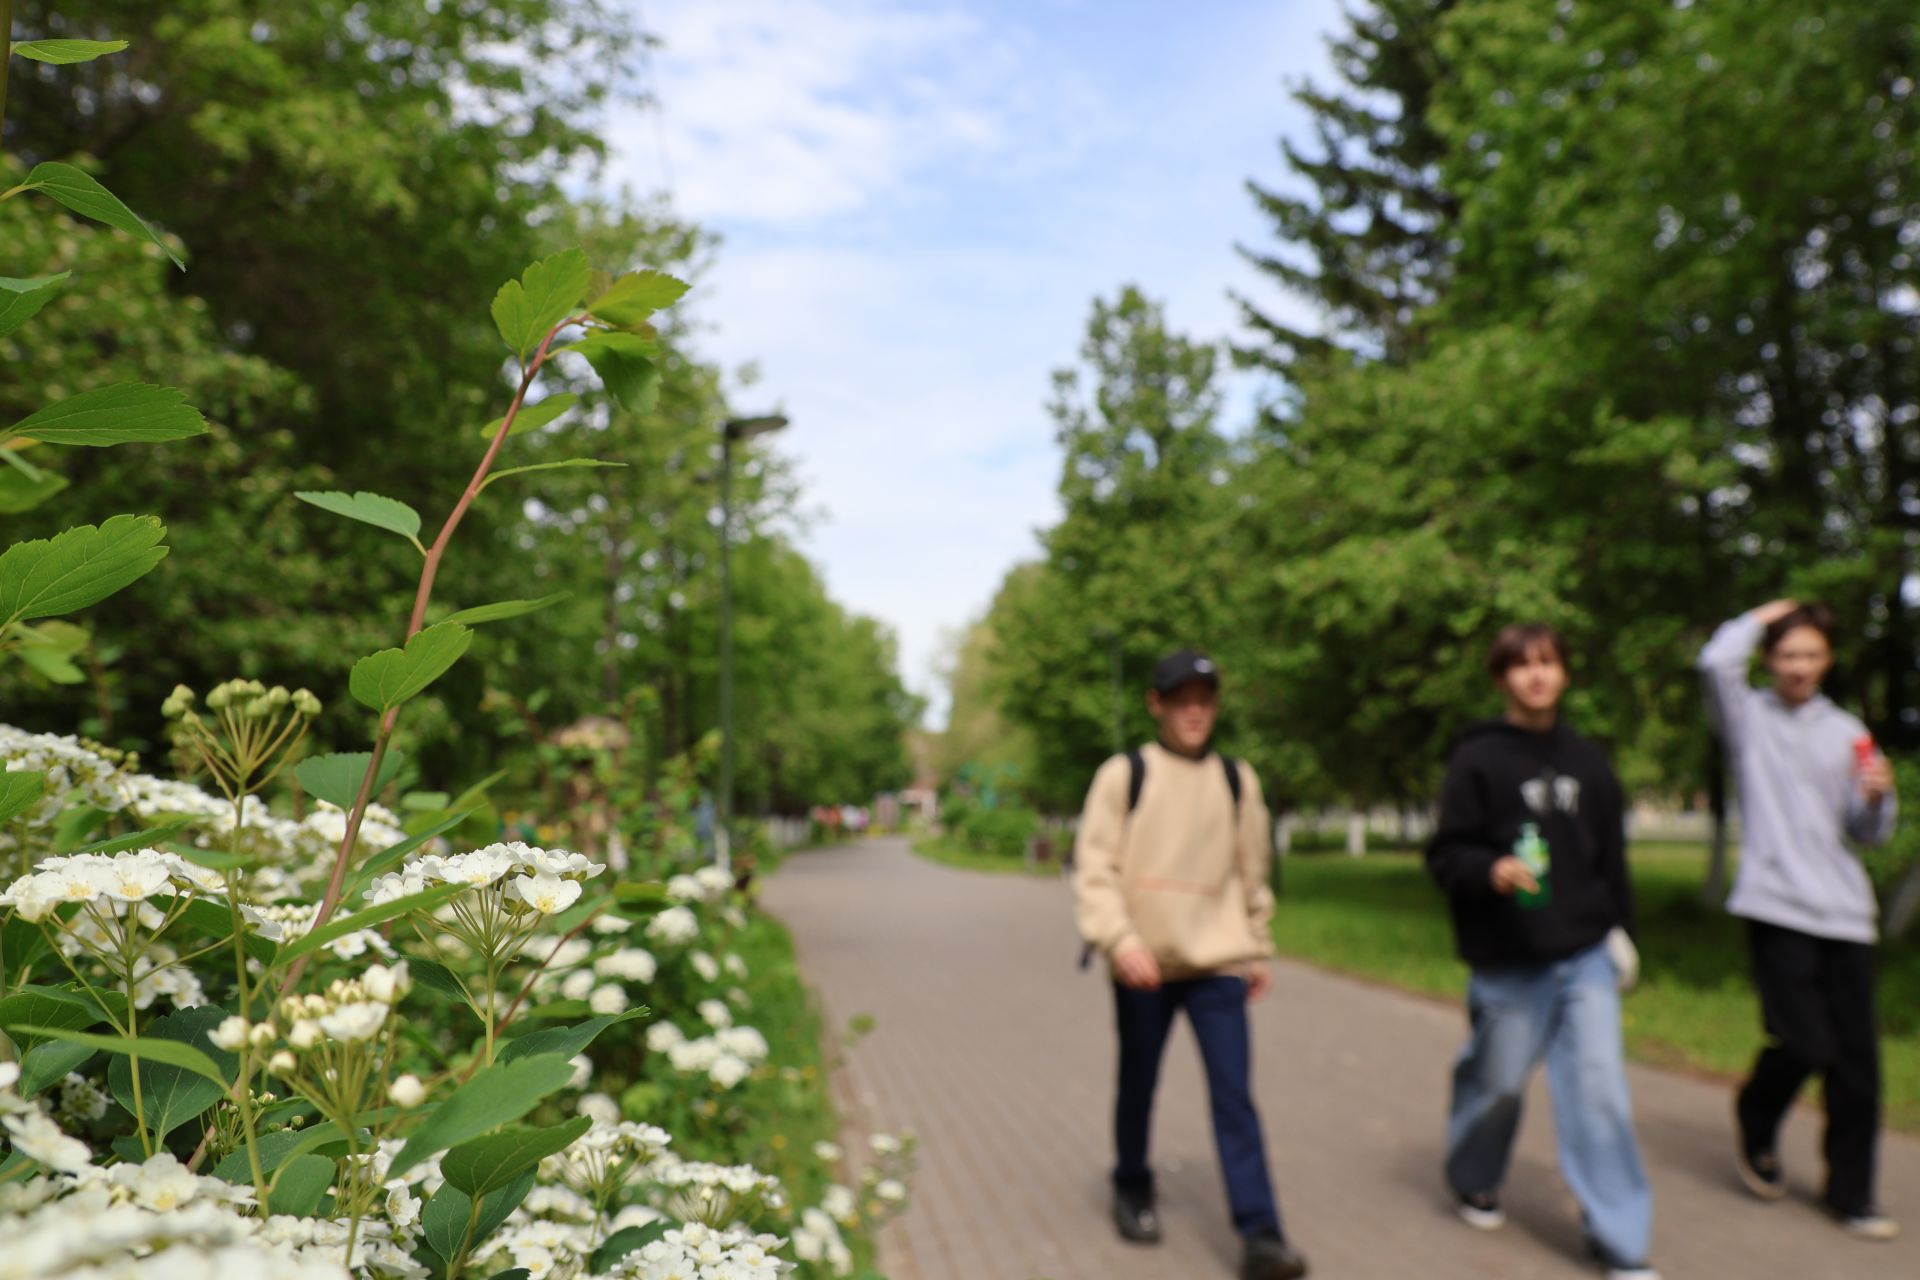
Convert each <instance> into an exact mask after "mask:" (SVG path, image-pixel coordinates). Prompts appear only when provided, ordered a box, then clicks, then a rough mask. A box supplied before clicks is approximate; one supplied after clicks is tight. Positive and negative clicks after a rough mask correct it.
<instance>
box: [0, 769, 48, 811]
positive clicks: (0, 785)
mask: <svg viewBox="0 0 1920 1280" xmlns="http://www.w3.org/2000/svg"><path fill="white" fill-rule="evenodd" d="M46 781H47V776H46V775H45V774H44V773H36V772H34V771H32V770H29V769H16V770H11V771H9V772H7V773H4V774H0V822H5V821H6V820H7V819H9V818H12V817H14V816H15V815H17V814H20V813H22V812H24V811H25V810H27V809H28V808H30V807H31V806H32V805H33V804H34V803H35V802H36V801H38V800H39V799H40V796H41V794H42V793H43V792H44V791H45V790H46Z"/></svg>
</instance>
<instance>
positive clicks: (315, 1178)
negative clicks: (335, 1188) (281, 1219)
mask: <svg viewBox="0 0 1920 1280" xmlns="http://www.w3.org/2000/svg"><path fill="white" fill-rule="evenodd" d="M240 1156H241V1158H242V1159H245V1158H246V1152H244V1151H242V1152H241V1153H240ZM333 1175H334V1163H333V1161H331V1160H329V1159H327V1157H325V1156H312V1155H308V1156H295V1157H293V1158H292V1159H291V1160H289V1161H287V1162H286V1164H285V1165H283V1166H282V1167H281V1168H280V1170H279V1172H277V1173H275V1174H274V1175H273V1187H272V1188H271V1189H270V1190H269V1191H268V1192H267V1212H268V1213H290V1214H292V1215H293V1216H294V1217H296V1218H306V1217H311V1216H312V1215H313V1211H314V1210H315V1209H318V1208H319V1207H320V1198H321V1197H322V1196H324V1195H326V1194H327V1188H328V1187H330V1186H332V1185H333ZM249 1181H251V1178H249Z"/></svg>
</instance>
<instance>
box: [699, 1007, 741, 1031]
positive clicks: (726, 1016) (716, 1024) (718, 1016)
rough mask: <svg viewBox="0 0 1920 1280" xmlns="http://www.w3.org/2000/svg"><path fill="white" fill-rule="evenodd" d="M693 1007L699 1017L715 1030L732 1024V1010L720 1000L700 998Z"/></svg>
mask: <svg viewBox="0 0 1920 1280" xmlns="http://www.w3.org/2000/svg"><path fill="white" fill-rule="evenodd" d="M694 1008H695V1009H696V1010H697V1011H698V1012H699V1014H700V1016H701V1018H703V1019H705V1021H706V1024H707V1025H708V1026H710V1027H713V1028H715V1029H716V1030H717V1029H719V1028H722V1027H730V1026H732V1025H733V1010H731V1009H729V1008H727V1006H726V1005H725V1004H723V1003H722V1002H721V1001H718V1000H702V1001H701V1002H700V1003H699V1004H697V1005H695V1006H694Z"/></svg>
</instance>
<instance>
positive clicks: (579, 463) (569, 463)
mask: <svg viewBox="0 0 1920 1280" xmlns="http://www.w3.org/2000/svg"><path fill="white" fill-rule="evenodd" d="M626 465H627V464H626V463H624V462H602V461H600V460H599V459H598V458H568V459H566V460H565V461H564V462H534V463H529V464H528V465H527V466H524V467H508V468H507V469H506V470H505V471H496V472H494V473H493V474H491V475H489V476H488V477H487V478H486V479H485V480H482V481H481V482H480V487H481V488H482V489H485V488H486V487H487V486H488V485H490V484H492V483H493V482H494V481H495V480H504V479H506V478H507V477H508V476H519V475H525V474H526V473H527V472H529V471H560V470H562V469H565V468H569V467H624V466H626ZM481 607H482V608H484V607H485V606H484V605H483V606H481Z"/></svg>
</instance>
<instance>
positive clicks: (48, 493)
mask: <svg viewBox="0 0 1920 1280" xmlns="http://www.w3.org/2000/svg"><path fill="white" fill-rule="evenodd" d="M7 458H12V459H16V460H17V459H18V458H19V455H18V454H17V453H15V452H14V451H13V450H12V449H0V460H3V459H7ZM66 487H67V479H66V477H65V476H61V475H56V474H55V473H53V472H51V471H48V470H46V469H45V468H44V467H35V468H34V473H33V474H32V475H28V474H27V473H26V472H25V471H22V470H21V469H20V468H18V467H0V515H9V516H17V515H19V514H20V513H21V512H23V511H31V510H33V509H34V508H35V507H37V506H39V505H40V504H41V503H43V502H45V501H46V500H47V499H48V498H51V497H52V496H53V495H54V494H56V493H58V492H60V491H61V490H62V489H64V488H66Z"/></svg>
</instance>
